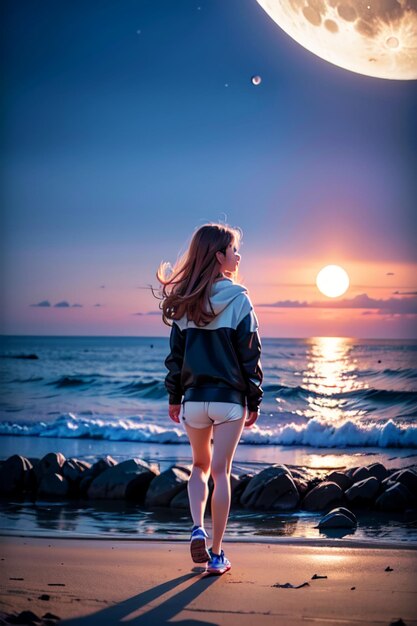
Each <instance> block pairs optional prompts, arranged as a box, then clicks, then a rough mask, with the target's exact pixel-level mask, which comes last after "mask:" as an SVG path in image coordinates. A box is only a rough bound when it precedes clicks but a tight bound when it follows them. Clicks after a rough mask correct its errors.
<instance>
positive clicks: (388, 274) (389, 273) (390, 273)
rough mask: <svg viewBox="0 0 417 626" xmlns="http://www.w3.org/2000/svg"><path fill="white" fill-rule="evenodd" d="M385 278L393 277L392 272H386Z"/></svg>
mask: <svg viewBox="0 0 417 626" xmlns="http://www.w3.org/2000/svg"><path fill="white" fill-rule="evenodd" d="M385 276H395V274H394V272H387V273H386V274H385Z"/></svg>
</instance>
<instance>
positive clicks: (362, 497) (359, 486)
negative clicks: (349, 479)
mask: <svg viewBox="0 0 417 626" xmlns="http://www.w3.org/2000/svg"><path fill="white" fill-rule="evenodd" d="M379 485H380V482H379V480H378V478H375V476H369V478H365V479H364V480H360V481H359V482H357V483H354V484H353V485H352V487H350V488H349V489H348V490H347V491H345V496H346V498H347V500H349V502H352V503H355V504H366V503H369V502H371V501H372V500H374V498H375V497H376V495H377V493H378V490H379Z"/></svg>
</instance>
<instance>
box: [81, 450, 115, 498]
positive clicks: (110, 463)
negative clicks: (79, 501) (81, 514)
mask: <svg viewBox="0 0 417 626" xmlns="http://www.w3.org/2000/svg"><path fill="white" fill-rule="evenodd" d="M115 465H117V461H115V460H114V459H113V457H112V456H110V455H107V456H106V457H104V458H103V459H99V460H98V461H96V463H94V464H93V465H92V466H91V467H90V468H88V469H86V470H85V472H84V473H83V475H82V477H81V481H80V484H79V487H78V488H79V491H80V494H81V495H87V492H88V488H89V486H90V485H91V483H92V482H93V480H94V479H95V478H96V477H97V476H99V475H100V474H102V473H103V472H105V471H106V470H107V469H109V467H114V466H115Z"/></svg>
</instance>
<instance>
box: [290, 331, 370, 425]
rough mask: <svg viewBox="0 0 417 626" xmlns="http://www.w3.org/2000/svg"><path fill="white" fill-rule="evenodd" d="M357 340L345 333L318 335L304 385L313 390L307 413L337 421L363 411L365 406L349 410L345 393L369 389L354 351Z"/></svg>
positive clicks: (314, 342)
mask: <svg viewBox="0 0 417 626" xmlns="http://www.w3.org/2000/svg"><path fill="white" fill-rule="evenodd" d="M352 349H353V341H352V340H351V339H347V338H344V337H316V338H314V339H312V340H311V343H310V345H309V351H308V353H307V369H306V370H305V371H304V372H303V373H302V376H303V378H302V381H303V382H302V386H303V388H304V389H306V390H308V391H310V392H312V395H311V396H308V397H307V403H308V409H306V410H305V411H303V414H304V416H305V417H308V418H312V417H321V418H324V419H326V420H330V421H334V422H337V421H339V420H341V419H346V418H354V417H358V416H360V415H363V414H364V413H365V412H364V411H361V410H347V409H345V408H344V407H345V405H346V403H347V400H346V398H344V397H343V394H345V393H348V392H351V391H354V390H358V389H365V388H366V387H367V386H368V385H365V384H363V383H361V382H359V381H358V378H357V375H356V373H355V372H356V367H357V360H356V359H354V358H353V357H352V355H351V352H352Z"/></svg>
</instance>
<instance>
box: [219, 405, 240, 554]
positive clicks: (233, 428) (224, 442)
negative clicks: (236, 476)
mask: <svg viewBox="0 0 417 626" xmlns="http://www.w3.org/2000/svg"><path fill="white" fill-rule="evenodd" d="M245 417H246V411H245V414H244V416H243V418H242V419H240V420H235V421H233V422H225V423H224V424H218V425H217V426H215V427H214V435H213V459H212V462H211V475H212V477H213V481H214V491H213V495H212V498H211V518H212V523H213V545H212V549H213V552H214V553H215V554H220V551H221V547H222V540H223V535H224V531H225V530H226V524H227V518H228V516H229V510H230V499H231V490H230V472H231V469H232V461H233V457H234V454H235V450H236V447H237V444H238V443H239V439H240V436H241V434H242V430H243V427H244V423H245Z"/></svg>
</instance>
